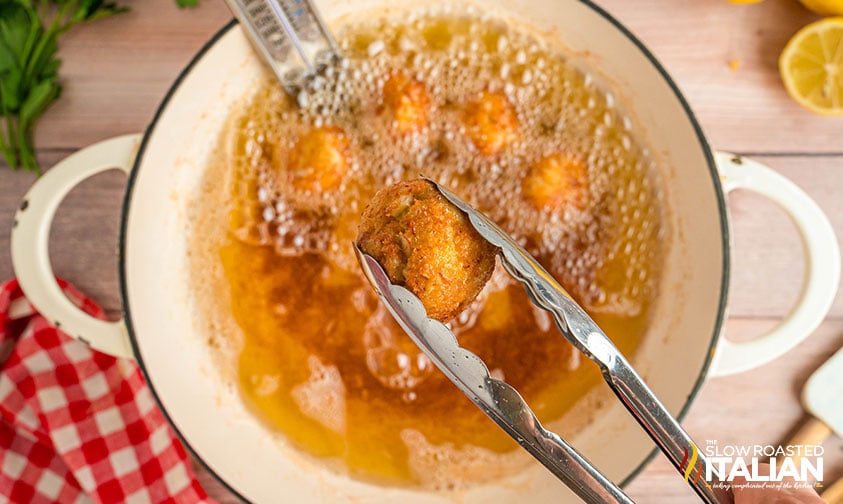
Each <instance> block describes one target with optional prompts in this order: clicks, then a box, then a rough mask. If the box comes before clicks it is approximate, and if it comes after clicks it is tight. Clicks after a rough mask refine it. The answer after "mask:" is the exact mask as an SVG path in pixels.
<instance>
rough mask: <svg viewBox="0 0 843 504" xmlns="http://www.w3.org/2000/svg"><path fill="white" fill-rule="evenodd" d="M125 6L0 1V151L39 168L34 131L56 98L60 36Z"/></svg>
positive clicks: (97, 1)
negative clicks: (33, 137) (74, 27)
mask: <svg viewBox="0 0 843 504" xmlns="http://www.w3.org/2000/svg"><path fill="white" fill-rule="evenodd" d="M126 10H128V8H126V7H122V6H119V5H117V4H116V3H115V2H106V1H104V0H37V2H36V1H35V0H0V113H2V121H0V154H2V156H3V158H4V159H5V161H6V163H7V164H8V165H9V166H10V167H11V168H12V169H13V170H16V169H19V168H24V169H26V170H29V171H33V172H37V173H40V171H41V170H40V168H39V166H38V161H37V160H36V159H35V149H34V146H33V144H32V130H33V126H34V125H35V121H36V120H37V119H38V118H39V117H40V116H41V115H42V114H43V113H44V111H45V110H47V108H48V107H49V106H50V105H51V104H52V103H53V102H54V101H55V100H56V99H57V98H58V97H59V94H60V93H61V85H60V84H59V80H58V70H59V66H60V65H61V60H60V59H59V58H58V57H57V56H56V51H57V50H58V38H59V36H60V35H61V34H62V33H64V32H66V31H67V30H69V29H70V28H72V27H73V26H74V25H76V24H79V23H82V22H85V21H89V20H92V19H98V18H103V17H107V16H111V15H113V14H117V13H119V12H123V11H126Z"/></svg>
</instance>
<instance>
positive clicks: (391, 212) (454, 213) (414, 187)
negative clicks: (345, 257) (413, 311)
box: [357, 180, 497, 322]
mask: <svg viewBox="0 0 843 504" xmlns="http://www.w3.org/2000/svg"><path fill="white" fill-rule="evenodd" d="M357 244H358V246H359V247H360V249H361V250H362V251H363V252H365V253H367V254H369V255H370V256H372V257H374V258H375V259H376V260H377V261H378V262H379V263H380V264H381V265H382V266H383V268H384V270H385V271H386V274H387V275H388V276H389V279H390V281H391V282H393V283H396V284H400V285H403V286H404V287H406V288H407V289H409V290H410V291H411V292H412V293H413V294H415V295H416V296H418V298H419V299H420V300H421V302H422V303H423V304H424V307H425V308H426V309H427V314H428V316H429V317H432V318H435V319H437V320H439V321H441V322H448V321H449V320H451V319H453V318H454V317H456V316H457V315H458V314H459V313H460V312H461V311H463V310H464V309H465V308H466V307H467V306H468V305H469V304H470V303H471V302H472V301H473V300H474V298H476V297H477V295H478V294H479V293H480V290H481V289H482V288H483V286H484V285H486V282H488V281H489V278H490V277H491V276H492V271H493V270H494V268H495V253H496V251H497V248H496V247H495V246H493V245H492V244H490V243H489V242H487V241H486V240H484V239H483V238H482V237H481V236H480V234H479V233H478V232H477V230H475V229H474V227H473V226H472V225H471V223H469V221H468V217H467V216H466V215H465V214H464V213H462V211H460V210H459V209H458V208H457V207H455V206H454V205H452V204H451V203H450V202H449V201H448V200H447V199H445V197H444V196H442V194H441V193H440V192H439V191H438V190H437V189H436V187H435V186H434V185H433V184H431V183H430V182H427V181H425V180H416V181H412V182H401V183H398V184H395V185H393V186H390V187H387V188H385V189H383V190H381V191H380V192H378V193H377V194H376V195H375V197H374V198H373V199H372V201H371V202H370V203H369V206H367V207H366V210H365V211H364V212H363V221H362V223H361V225H360V229H359V232H358V235H357Z"/></svg>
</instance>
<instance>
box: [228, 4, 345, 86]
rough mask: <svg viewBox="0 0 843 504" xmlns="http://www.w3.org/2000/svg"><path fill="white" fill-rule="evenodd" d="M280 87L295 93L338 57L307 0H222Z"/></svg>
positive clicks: (331, 41) (335, 44) (320, 20)
mask: <svg viewBox="0 0 843 504" xmlns="http://www.w3.org/2000/svg"><path fill="white" fill-rule="evenodd" d="M226 2H227V3H228V7H229V8H230V9H231V12H233V13H234V15H235V16H237V20H238V21H240V23H241V24H242V25H243V27H244V31H245V32H246V35H247V36H248V37H249V39H251V41H252V45H254V46H255V48H256V49H257V51H258V53H259V54H260V55H261V56H262V57H263V59H264V61H265V62H266V63H267V64H268V65H269V67H270V68H271V69H272V71H273V72H274V73H275V75H276V76H277V77H278V80H279V81H280V82H281V85H282V86H284V89H285V90H286V91H287V92H288V93H290V94H292V95H293V96H296V95H297V94H298V93H299V92H300V91H301V90H302V89H303V88H304V86H305V85H306V84H307V82H308V81H309V80H310V79H312V78H314V77H315V76H316V75H317V74H318V73H319V72H321V71H322V70H323V69H324V68H327V67H328V66H329V65H330V64H332V63H333V62H334V61H336V60H338V59H339V58H340V51H339V48H338V47H337V43H336V41H335V40H334V37H333V36H332V35H331V32H330V31H329V30H328V27H327V25H326V24H325V22H324V21H323V20H322V16H321V15H320V14H319V11H318V10H317V9H316V7H315V6H314V5H313V2H312V1H311V0H226Z"/></svg>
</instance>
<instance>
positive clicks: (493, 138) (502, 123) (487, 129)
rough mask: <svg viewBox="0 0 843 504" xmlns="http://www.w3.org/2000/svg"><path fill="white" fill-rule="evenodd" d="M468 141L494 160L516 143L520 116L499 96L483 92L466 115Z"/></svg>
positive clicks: (464, 120)
mask: <svg viewBox="0 0 843 504" xmlns="http://www.w3.org/2000/svg"><path fill="white" fill-rule="evenodd" d="M463 124H464V126H465V132H466V134H467V135H468V139H469V140H471V143H472V144H473V145H474V147H476V148H477V150H478V151H480V153H481V154H483V155H484V156H492V155H495V154H497V153H498V152H500V151H501V150H503V149H504V147H506V146H507V145H508V144H509V143H510V142H512V141H513V140H515V138H516V136H517V133H518V116H517V115H516V113H515V107H513V105H512V103H510V102H509V100H508V99H507V97H506V96H505V95H504V94H503V93H500V92H494V93H493V92H490V91H483V93H482V94H481V95H480V98H479V99H478V100H477V101H475V102H472V103H470V104H468V106H467V107H466V109H465V113H464V114H463Z"/></svg>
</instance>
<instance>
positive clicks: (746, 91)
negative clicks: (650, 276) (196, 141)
mask: <svg viewBox="0 0 843 504" xmlns="http://www.w3.org/2000/svg"><path fill="white" fill-rule="evenodd" d="M125 3H128V4H129V5H131V8H132V11H131V12H130V13H128V14H125V15H121V16H119V17H116V18H112V19H106V20H102V21H98V22H96V23H92V24H90V25H89V26H85V27H82V28H81V29H75V30H74V31H71V32H69V33H68V34H67V35H66V36H65V38H64V39H63V40H62V42H61V48H62V49H61V56H62V58H63V60H64V64H63V66H62V71H61V75H62V77H63V82H64V94H63V96H62V98H61V100H60V101H59V102H58V103H57V104H56V105H55V106H53V108H52V109H50V110H49V112H48V113H47V114H46V116H45V117H44V119H43V120H42V121H41V123H40V124H39V127H38V131H37V135H36V138H37V144H38V147H39V151H38V155H39V159H40V160H41V162H42V163H43V165H44V166H45V167H50V166H52V165H53V164H54V163H56V162H57V161H58V160H60V159H62V158H63V157H65V156H67V155H68V154H70V153H72V152H73V151H75V150H77V149H79V148H81V147H84V146H86V145H88V144H90V143H92V142H96V141H98V140H102V139H105V138H108V137H111V136H114V135H120V134H124V133H131V132H137V131H142V130H143V129H144V127H145V126H146V125H147V123H148V122H149V121H150V119H151V118H152V115H153V113H154V111H155V109H156V107H157V106H158V103H159V102H160V100H161V99H162V97H163V96H164V93H165V92H166V90H167V89H168V87H169V86H170V84H171V83H172V81H173V80H174V79H175V77H176V75H177V74H178V72H179V71H180V70H181V69H182V68H183V67H184V66H185V65H186V64H187V62H188V61H189V59H190V58H191V56H192V55H193V54H194V53H195V52H196V51H197V50H198V49H199V48H200V47H201V46H202V44H203V43H204V42H205V40H207V39H208V38H209V37H210V36H211V35H212V34H213V33H214V32H216V31H217V30H218V29H219V28H220V27H221V26H223V25H224V24H225V23H227V22H228V20H229V19H230V18H231V14H230V13H229V11H228V9H227V8H226V6H225V5H224V3H223V2H222V1H221V0H200V3H201V5H200V7H199V8H196V9H192V10H184V11H183V10H178V9H177V8H176V7H175V4H174V0H143V1H128V2H125ZM598 3H599V4H600V5H601V6H603V7H604V8H606V9H607V10H608V11H609V12H611V13H612V14H613V15H615V16H616V17H617V18H618V19H619V20H620V21H621V22H622V23H624V24H625V25H626V26H627V27H629V28H630V29H631V30H632V31H633V32H634V33H635V34H636V35H637V36H638V37H639V38H641V39H642V40H643V41H644V43H645V44H647V45H648V46H649V48H650V49H651V50H652V51H653V52H654V53H655V54H656V56H657V57H658V58H659V59H660V60H661V62H662V63H663V64H664V66H665V67H666V68H667V70H668V72H669V73H670V74H671V75H672V76H673V77H674V78H675V80H676V81H677V82H678V84H679V87H680V88H681V89H682V91H683V92H684V93H685V96H686V97H687V98H688V100H689V102H690V104H691V107H692V108H693V110H694V111H695V112H696V113H697V115H698V117H699V119H700V121H701V123H702V125H703V128H704V130H705V131H706V133H707V135H708V137H709V138H710V140H711V143H712V145H713V146H715V147H716V148H718V149H723V150H729V151H732V152H737V153H741V154H746V155H751V156H752V157H754V158H756V159H758V160H759V161H762V162H764V163H767V164H768V165H769V166H771V167H772V168H773V169H775V170H777V171H778V172H780V173H782V174H783V175H785V176H787V177H789V178H790V179H791V180H793V181H794V182H796V183H797V184H798V185H799V186H801V187H802V188H803V189H804V190H805V191H807V192H808V193H809V194H810V195H811V196H812V197H813V198H814V199H815V200H816V201H817V203H818V204H819V205H820V206H821V207H822V208H823V209H824V210H825V212H826V213H827V214H828V216H829V217H830V219H831V221H832V223H833V225H834V228H835V229H836V231H837V234H838V236H843V199H841V198H840V191H839V189H840V187H841V184H843V143H841V138H843V118H822V117H816V116H813V115H811V114H810V113H808V112H806V111H803V110H802V109H801V108H800V107H799V106H798V105H796V104H795V103H793V102H792V101H791V100H790V99H789V98H788V96H787V95H786V93H785V91H784V90H783V88H782V86H781V84H780V81H779V76H778V71H777V59H778V55H779V53H780V51H781V49H782V48H783V47H784V45H785V43H786V42H787V40H788V39H789V38H790V36H791V35H792V34H793V33H795V32H796V31H797V30H798V29H799V28H800V27H801V26H804V25H805V24H807V23H808V22H810V21H812V20H813V19H815V16H813V15H812V14H810V13H808V12H807V11H805V10H804V9H802V8H801V7H800V6H799V4H797V3H796V2H795V1H793V0H767V1H766V2H764V3H761V4H756V5H732V4H729V3H727V2H725V1H723V0H672V1H670V2H666V1H664V0H636V1H634V2H632V1H628V0H626V1H625V0H599V1H598ZM734 61H736V62H739V65H738V66H739V67H738V69H737V70H734V69H732V68H730V65H729V62H734ZM33 181H34V177H33V176H31V175H30V174H26V173H12V172H10V171H8V170H7V169H5V167H0V279H5V278H8V277H11V276H12V268H11V264H10V260H9V252H8V250H9V244H8V235H9V230H10V228H11V223H12V216H13V211H14V209H15V208H16V206H17V204H18V201H19V200H20V198H21V196H22V195H23V194H24V192H25V191H26V189H27V188H28V187H29V186H30V184H31V183H32V182H33ZM123 189H124V177H123V176H122V175H120V174H118V173H116V172H111V173H106V174H102V175H98V176H97V177H95V178H93V179H91V180H90V181H88V182H86V183H85V184H83V185H82V186H80V187H79V188H77V189H75V190H74V191H73V192H72V193H71V195H70V197H69V198H68V199H67V200H66V201H65V203H63V205H62V208H61V210H60V213H59V214H58V217H57V219H56V222H55V225H54V228H53V231H52V242H51V255H52V260H53V264H54V267H55V270H56V272H57V273H58V274H59V275H62V276H64V277H65V278H67V279H69V280H71V281H72V282H74V283H75V284H76V285H77V286H79V287H80V288H81V289H82V290H83V291H85V292H87V293H89V294H90V295H91V296H93V297H94V299H96V300H97V301H98V302H100V303H101V304H103V305H104V306H105V307H106V308H107V309H108V311H109V313H110V314H111V315H112V316H117V315H118V313H119V309H120V301H119V297H118V289H117V269H116V266H117V261H116V257H115V253H114V251H115V249H116V243H117V228H118V217H119V205H120V201H121V197H122V191H123ZM729 203H730V211H731V217H732V225H733V234H734V249H733V254H734V263H733V267H732V272H733V275H732V280H731V287H730V288H731V295H730V301H729V311H730V316H729V319H728V322H727V332H728V334H729V336H730V337H731V338H734V339H741V338H744V339H747V338H751V337H752V336H753V335H757V334H759V333H760V332H761V331H763V330H765V329H766V328H769V327H771V326H772V324H774V323H775V322H776V321H777V320H779V319H780V318H781V317H782V316H783V315H785V314H786V313H787V311H788V309H789V307H790V306H791V303H792V302H793V301H794V300H795V298H796V295H797V293H798V291H799V289H800V282H801V274H802V271H803V258H802V247H801V245H800V243H799V239H798V234H797V233H796V231H795V230H794V229H793V228H792V226H791V224H790V222H789V221H788V219H787V217H786V216H785V214H784V213H783V212H782V211H780V210H779V209H778V208H777V207H776V206H774V205H773V204H771V203H769V202H768V201H766V200H764V199H762V198H761V197H758V196H754V195H751V194H742V193H737V194H734V195H732V196H731V197H730V200H729ZM841 345H843V299H841V296H838V299H837V300H836V301H835V303H834V305H833V307H832V309H831V312H830V314H829V316H828V318H827V320H826V321H825V322H824V323H823V324H822V325H821V326H820V328H819V329H818V330H817V331H816V333H815V334H813V335H812V336H811V337H809V338H808V339H807V340H806V341H805V342H804V343H803V344H802V345H800V346H799V347H798V348H797V349H795V350H794V351H792V352H790V353H789V354H787V355H786V356H784V357H782V358H779V359H777V360H776V361H774V362H772V363H770V364H768V365H767V366H764V367H763V368H761V369H757V370H754V371H751V372H748V373H744V374H741V375H737V376H732V377H727V378H716V379H712V380H710V381H709V382H707V383H706V384H705V386H704V388H703V390H702V393H701V394H700V395H699V398H698V399H697V401H696V403H695V404H694V406H693V408H692V409H691V412H690V414H689V415H688V417H687V418H686V420H685V422H684V424H685V426H686V427H687V429H688V430H689V431H690V432H691V434H692V435H693V436H694V437H696V438H697V439H698V440H705V439H717V440H718V441H719V442H720V443H721V445H722V444H727V443H735V444H755V443H761V444H766V443H778V442H779V441H782V440H783V439H784V438H785V437H786V436H787V435H788V433H790V432H791V431H792V430H793V429H794V428H795V427H796V426H797V425H798V424H799V422H800V420H801V418H802V415H803V414H802V410H801V407H800V404H799V393H800V390H801V388H802V386H803V384H804V383H805V380H806V379H807V377H808V376H809V375H810V374H811V372H812V371H813V370H814V369H815V368H816V367H817V366H819V365H820V364H821V363H822V362H823V361H824V360H825V359H826V358H828V357H829V356H830V355H831V354H832V353H833V352H834V351H835V350H836V349H838V348H840V347H841ZM841 400H843V398H841ZM826 451H827V454H826V457H825V473H826V478H827V480H831V479H832V478H839V477H843V442H841V440H840V439H839V438H836V437H833V438H831V439H830V440H829V441H827V442H826ZM199 472H200V477H201V479H202V482H203V484H204V485H205V487H206V488H207V490H208V491H209V493H210V494H211V495H212V496H214V497H215V498H217V499H219V500H221V501H223V502H236V501H237V500H236V499H235V498H234V497H233V496H231V495H230V494H228V493H227V492H226V491H225V490H224V489H223V488H222V486H221V485H219V484H218V483H216V482H215V481H214V480H213V478H211V477H210V476H209V475H207V474H205V473H203V472H202V471H201V470H199ZM628 490H629V493H630V495H631V496H632V497H633V498H634V499H635V500H636V501H639V502H644V503H649V502H660V503H661V502H663V503H676V502H694V501H695V500H694V498H693V496H692V495H691V494H690V493H689V491H688V490H687V489H686V488H685V487H684V484H683V483H682V481H681V480H680V479H679V478H677V477H676V475H675V474H674V473H673V469H671V468H670V467H669V466H668V464H667V463H666V462H664V461H663V460H662V459H661V458H659V459H657V460H655V461H654V462H653V463H651V464H650V465H649V466H648V467H647V469H646V471H645V472H643V473H642V474H641V475H640V476H639V477H638V478H637V479H636V480H635V481H634V482H633V483H632V484H631V485H630V486H629V488H628Z"/></svg>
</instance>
